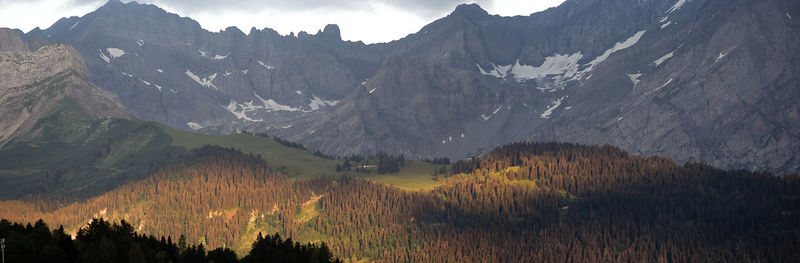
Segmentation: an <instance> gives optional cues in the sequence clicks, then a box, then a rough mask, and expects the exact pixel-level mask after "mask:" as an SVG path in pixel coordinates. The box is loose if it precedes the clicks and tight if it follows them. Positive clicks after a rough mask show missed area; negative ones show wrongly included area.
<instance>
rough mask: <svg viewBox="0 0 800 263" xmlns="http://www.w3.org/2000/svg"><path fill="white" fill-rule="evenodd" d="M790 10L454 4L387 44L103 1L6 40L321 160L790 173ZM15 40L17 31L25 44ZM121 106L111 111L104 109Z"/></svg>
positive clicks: (711, 5)
mask: <svg viewBox="0 0 800 263" xmlns="http://www.w3.org/2000/svg"><path fill="white" fill-rule="evenodd" d="M793 15H794V16H795V17H800V3H798V2H796V1H790V0H759V1H745V0H735V1H728V0H676V1H656V0H581V1H578V0H567V1H566V2H564V3H563V4H561V5H560V6H558V7H556V8H550V9H548V10H545V11H542V12H538V13H534V14H531V15H529V16H516V17H501V16H497V15H490V14H488V13H487V12H486V11H485V10H483V9H481V8H480V7H479V6H478V5H475V4H470V5H460V6H458V7H457V8H456V9H455V10H454V11H453V12H452V13H451V14H449V15H448V16H446V17H444V18H441V19H439V20H436V21H434V22H432V23H431V24H429V25H427V26H425V27H423V28H422V29H420V31H419V32H417V33H414V34H411V35H408V36H406V37H404V38H402V39H399V40H396V41H392V42H389V43H379V44H370V45H366V44H364V43H362V42H350V41H343V40H342V39H341V37H340V29H339V28H338V26H336V25H328V26H325V28H324V29H323V30H320V31H319V32H316V33H315V34H309V33H306V32H299V33H298V34H296V35H295V34H290V35H280V34H279V33H277V32H276V31H274V30H271V29H269V28H265V29H261V30H259V29H256V28H253V29H251V30H250V32H249V33H244V32H242V31H240V30H239V29H237V28H235V27H231V28H227V29H225V30H223V31H220V32H209V31H207V30H204V29H203V28H202V27H201V26H200V25H199V24H198V23H197V22H195V21H194V20H192V19H190V18H185V17H180V16H178V15H175V14H171V13H168V12H166V11H164V10H162V9H160V8H158V7H156V6H154V5H142V4H138V3H135V2H131V3H122V2H119V1H116V0H112V1H109V2H108V3H107V4H106V5H104V6H102V7H100V8H99V9H98V10H96V11H94V12H92V13H89V14H87V15H85V16H83V17H69V18H63V19H61V20H59V21H58V22H56V23H55V24H53V25H52V26H51V27H49V28H47V29H44V30H42V29H39V28H37V29H34V30H32V31H30V32H27V33H23V32H21V31H18V30H17V31H11V30H6V31H4V32H5V33H3V34H2V35H0V40H2V41H0V43H2V45H0V47H1V48H4V49H5V48H6V47H8V48H9V49H27V50H32V51H34V50H37V49H39V48H41V47H43V46H45V45H49V44H54V43H66V44H68V45H71V46H73V47H74V48H75V50H77V52H78V53H79V54H80V56H81V57H82V58H83V60H84V61H85V64H86V74H85V75H86V80H87V81H88V82H91V83H94V84H96V86H97V87H100V88H102V89H104V90H105V91H108V92H110V94H112V95H113V97H114V98H116V100H118V101H119V103H120V104H121V105H122V106H121V107H123V108H125V109H126V110H127V112H129V113H130V115H132V116H135V117H136V118H140V119H144V120H152V121H156V122H160V123H164V124H167V125H169V126H171V127H175V128H179V129H185V130H194V131H198V132H202V133H208V134H227V133H235V132H237V131H249V132H255V133H267V134H271V135H275V136H278V137H280V138H282V139H285V140H289V141H295V142H298V143H300V144H302V145H304V146H305V147H306V148H308V149H309V150H312V151H320V152H322V153H324V154H326V155H333V156H349V155H352V154H375V153H378V152H385V153H389V154H393V155H401V154H402V155H404V156H406V157H408V158H412V159H425V158H434V157H440V156H443V157H449V158H452V159H463V158H468V157H472V156H478V155H481V154H483V153H485V152H488V151H489V150H491V149H492V148H494V147H496V146H499V145H502V144H506V143H509V142H514V141H562V142H576V143H583V144H609V145H614V146H618V147H621V148H622V149H625V150H627V151H629V152H632V153H635V154H639V155H652V154H658V155H662V156H667V157H671V158H673V159H675V160H677V161H679V162H683V161H702V162H707V163H710V164H713V165H715V166H719V167H724V168H732V169H748V170H758V171H768V172H774V173H792V172H798V171H800V159H798V157H797V156H796V155H795V154H794V153H795V152H798V150H800V143H799V142H800V140H798V135H799V134H800V121H798V103H797V102H798V95H800V94H799V93H800V89H798V88H797V87H799V86H800V79H799V78H798V76H800V74H798V72H799V71H800V69H799V68H798V66H800V65H799V64H798V62H797V61H800V58H799V57H798V54H800V52H798V51H800V50H798V49H799V48H800V35H798V23H797V22H796V21H794V20H793V18H792V17H793ZM14 35H19V38H20V39H21V40H17V39H16V38H15V36H14ZM107 115H113V114H107Z"/></svg>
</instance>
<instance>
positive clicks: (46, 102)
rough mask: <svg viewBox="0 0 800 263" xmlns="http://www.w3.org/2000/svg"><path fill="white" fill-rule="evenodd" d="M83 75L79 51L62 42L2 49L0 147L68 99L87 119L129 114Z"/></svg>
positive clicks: (22, 133) (0, 62) (0, 64)
mask: <svg viewBox="0 0 800 263" xmlns="http://www.w3.org/2000/svg"><path fill="white" fill-rule="evenodd" d="M86 74H87V69H86V65H85V64H84V63H83V58H82V57H81V55H80V54H79V53H78V52H77V51H76V50H75V49H74V48H72V47H71V46H68V45H65V44H58V45H51V46H44V47H42V48H40V49H39V50H37V51H36V52H16V51H5V52H0V146H2V145H3V144H5V143H7V142H8V141H9V140H11V139H13V138H15V137H18V136H21V135H25V134H28V133H29V132H31V129H32V128H33V127H34V125H35V124H36V123H37V122H38V121H39V119H40V118H41V117H42V116H44V115H45V114H47V113H48V111H49V110H50V109H51V108H52V107H53V106H54V105H55V104H57V103H58V102H60V101H62V100H64V99H66V98H69V99H71V100H73V101H75V102H77V104H78V105H79V106H80V108H81V109H82V110H83V111H84V112H85V113H86V114H88V116H89V117H91V118H107V117H127V116H128V115H127V113H125V110H124V107H123V106H122V105H120V104H119V102H117V100H116V98H115V97H114V96H113V94H111V93H109V92H108V91H105V90H103V89H101V88H98V87H97V86H94V85H92V84H91V83H89V82H87V81H86ZM34 132H35V131H34Z"/></svg>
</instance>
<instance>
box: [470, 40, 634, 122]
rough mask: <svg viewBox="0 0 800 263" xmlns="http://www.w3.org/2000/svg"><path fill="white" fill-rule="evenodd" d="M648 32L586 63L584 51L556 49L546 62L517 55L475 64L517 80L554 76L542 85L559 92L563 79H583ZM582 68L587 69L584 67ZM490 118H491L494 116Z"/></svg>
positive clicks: (497, 76)
mask: <svg viewBox="0 0 800 263" xmlns="http://www.w3.org/2000/svg"><path fill="white" fill-rule="evenodd" d="M645 32H647V31H646V30H642V31H639V32H636V33H635V34H634V35H633V36H631V37H629V38H627V39H625V40H624V41H622V42H617V43H615V44H614V46H613V47H611V48H609V49H608V50H606V51H605V52H604V53H603V54H602V55H600V56H598V57H597V58H595V59H594V60H592V61H591V62H589V63H588V64H585V65H581V64H579V63H578V62H579V61H580V60H581V59H582V58H583V53H582V52H580V51H579V52H576V53H573V54H557V53H556V54H554V55H552V56H549V57H547V58H545V60H544V62H542V64H541V65H539V66H533V65H524V64H521V63H520V62H519V58H517V61H516V62H515V63H514V64H510V65H495V64H494V63H491V66H492V67H491V68H489V69H484V68H482V67H481V66H480V65H479V64H475V66H476V67H477V68H478V71H480V73H481V74H483V75H487V76H493V77H496V78H500V79H506V78H507V77H509V76H511V77H513V78H514V80H516V81H517V82H520V83H521V82H526V81H529V80H533V79H543V78H546V77H551V79H552V81H553V82H552V83H553V84H552V85H546V86H544V87H540V88H539V89H540V90H541V91H543V92H545V91H549V92H555V91H557V90H558V89H559V88H563V83H565V82H567V81H570V80H580V79H583V77H584V76H585V75H586V74H589V73H590V72H591V71H592V70H594V68H595V67H596V66H597V65H600V64H601V63H603V61H605V60H606V59H608V57H610V56H611V54H614V53H616V52H618V51H621V50H624V49H627V48H629V47H631V46H633V45H635V44H636V43H638V42H639V40H640V39H641V38H642V36H644V34H645ZM580 68H584V69H583V70H580ZM589 78H591V74H589V76H588V77H586V79H589ZM484 116H485V115H484ZM488 118H491V116H490V117H488ZM484 119H487V117H484Z"/></svg>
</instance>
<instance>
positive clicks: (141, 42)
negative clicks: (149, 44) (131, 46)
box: [136, 39, 144, 47]
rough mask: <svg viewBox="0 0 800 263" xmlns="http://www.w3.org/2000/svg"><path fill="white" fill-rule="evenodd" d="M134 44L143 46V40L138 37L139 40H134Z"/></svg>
mask: <svg viewBox="0 0 800 263" xmlns="http://www.w3.org/2000/svg"><path fill="white" fill-rule="evenodd" d="M136 44H137V45H139V46H140V47H141V46H144V40H141V39H139V41H136Z"/></svg>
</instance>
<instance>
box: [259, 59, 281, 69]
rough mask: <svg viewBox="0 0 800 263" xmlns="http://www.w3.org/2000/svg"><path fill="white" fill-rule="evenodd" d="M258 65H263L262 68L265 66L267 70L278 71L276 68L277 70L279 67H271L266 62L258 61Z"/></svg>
mask: <svg viewBox="0 0 800 263" xmlns="http://www.w3.org/2000/svg"><path fill="white" fill-rule="evenodd" d="M258 64H261V66H264V67H265V68H267V69H276V68H277V67H273V66H270V65H267V64H264V62H263V61H258Z"/></svg>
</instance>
